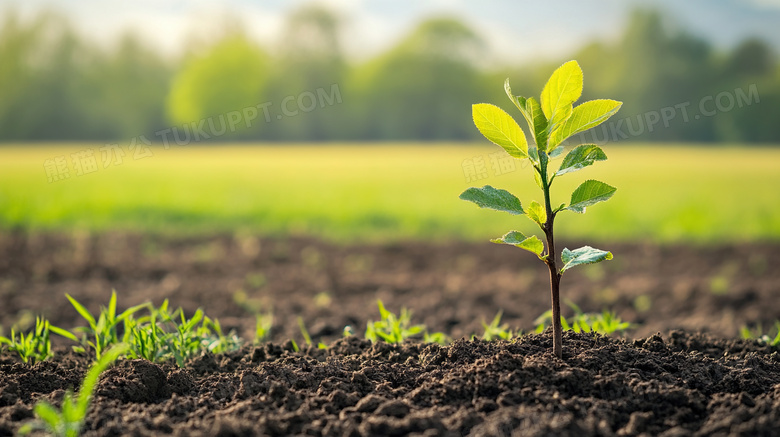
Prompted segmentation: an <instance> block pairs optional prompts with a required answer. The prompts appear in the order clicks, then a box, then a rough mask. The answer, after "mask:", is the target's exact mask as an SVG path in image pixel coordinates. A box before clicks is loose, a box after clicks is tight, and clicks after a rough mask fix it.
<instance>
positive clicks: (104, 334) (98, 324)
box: [65, 290, 149, 360]
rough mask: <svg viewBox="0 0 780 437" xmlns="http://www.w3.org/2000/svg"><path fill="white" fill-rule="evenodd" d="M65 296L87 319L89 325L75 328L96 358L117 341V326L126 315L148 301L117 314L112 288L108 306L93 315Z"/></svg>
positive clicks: (129, 314) (114, 293)
mask: <svg viewBox="0 0 780 437" xmlns="http://www.w3.org/2000/svg"><path fill="white" fill-rule="evenodd" d="M65 297H67V298H68V300H69V301H70V303H71V305H73V308H75V309H76V311H77V312H78V313H79V314H81V317H83V318H84V320H86V321H87V324H88V325H89V326H86V327H81V328H76V329H77V330H78V331H81V332H82V333H83V334H84V335H85V337H84V339H83V341H82V344H84V345H88V346H90V347H92V349H94V350H95V357H96V359H98V360H99V359H100V357H101V356H102V355H103V351H105V350H106V349H107V348H108V347H110V346H111V345H113V344H117V343H119V337H118V335H117V326H118V325H119V324H120V323H122V322H123V321H124V320H125V319H126V318H127V317H130V316H131V315H132V314H133V313H135V312H137V311H138V310H140V309H142V308H145V307H148V306H149V303H143V304H141V305H136V306H134V307H131V308H128V309H126V310H125V311H124V312H122V313H121V314H119V315H117V313H116V291H115V290H112V291H111V299H110V300H109V301H108V307H102V308H101V309H100V314H99V315H98V316H97V317H95V316H93V315H92V314H91V313H90V312H89V310H87V309H86V308H85V307H84V305H82V304H80V303H79V302H78V301H77V300H76V299H74V298H73V297H71V296H70V295H69V294H65ZM90 336H91V337H92V340H91V341H90V340H88V339H87V337H90ZM83 349H84V348H81V350H82V351H83Z"/></svg>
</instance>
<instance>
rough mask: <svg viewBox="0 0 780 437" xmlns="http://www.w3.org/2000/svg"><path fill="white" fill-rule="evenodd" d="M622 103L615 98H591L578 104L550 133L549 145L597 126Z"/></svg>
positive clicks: (556, 143) (553, 145)
mask: <svg viewBox="0 0 780 437" xmlns="http://www.w3.org/2000/svg"><path fill="white" fill-rule="evenodd" d="M621 105H623V103H622V102H618V101H617V100H609V99H601V100H591V101H589V102H585V103H583V104H581V105H578V106H577V107H576V108H574V109H573V110H572V113H571V117H569V118H568V119H567V120H566V121H565V122H564V123H563V124H561V125H560V126H559V127H558V128H556V129H555V131H553V133H552V134H551V135H550V147H555V146H557V145H558V144H560V143H562V142H563V140H565V139H566V138H569V137H570V136H572V135H574V134H577V133H580V132H582V131H584V130H588V129H590V128H592V127H595V126H598V125H600V124H601V123H603V122H605V121H606V120H607V119H608V118H609V117H611V116H612V115H614V114H615V113H616V112H618V110H619V109H620V106H621Z"/></svg>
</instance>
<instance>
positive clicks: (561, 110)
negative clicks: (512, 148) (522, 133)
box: [541, 61, 582, 131]
mask: <svg viewBox="0 0 780 437" xmlns="http://www.w3.org/2000/svg"><path fill="white" fill-rule="evenodd" d="M580 95H582V69H581V68H580V65H579V64H578V63H577V61H569V62H567V63H565V64H563V65H561V66H560V67H558V69H557V70H555V71H554V72H553V74H552V76H550V79H549V80H548V81H547V84H545V86H544V89H542V96H541V103H542V105H541V106H542V111H543V112H544V115H545V116H546V117H547V120H549V125H548V130H550V131H555V129H556V127H557V125H558V124H560V123H562V122H563V121H565V120H566V119H567V118H569V116H571V114H572V103H574V102H575V101H576V100H577V99H579V98H580Z"/></svg>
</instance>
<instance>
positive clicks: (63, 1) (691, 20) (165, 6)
mask: <svg viewBox="0 0 780 437" xmlns="http://www.w3.org/2000/svg"><path fill="white" fill-rule="evenodd" d="M308 2H309V0H265V1H259V0H223V1H207V0H135V1H132V2H128V1H126V0H3V3H5V4H6V5H8V6H11V7H13V8H16V9H17V10H20V11H22V13H23V14H24V15H25V16H30V15H33V14H35V13H36V12H37V11H40V10H43V9H54V10H57V11H59V12H60V13H62V14H64V15H66V16H68V17H69V18H70V20H71V22H73V23H74V25H75V26H76V28H77V29H78V31H79V32H80V33H82V34H83V35H85V36H87V37H89V38H90V39H91V40H93V41H96V42H100V43H103V44H110V43H111V42H113V41H116V40H117V37H118V36H119V35H121V34H122V32H124V31H126V30H132V31H133V32H135V33H137V34H139V35H140V36H141V37H142V38H143V39H145V40H147V41H148V42H149V43H150V44H151V45H153V46H154V47H157V48H159V49H160V50H162V51H164V52H168V53H176V52H177V51H178V49H179V48H180V47H182V45H183V44H184V43H185V42H186V41H187V40H188V39H190V38H202V37H203V36H206V37H207V36H208V34H209V33H210V32H214V31H217V30H218V29H219V28H220V25H221V24H222V23H224V21H223V20H224V19H225V17H228V16H233V17H239V18H240V19H241V20H242V21H243V22H244V25H245V26H246V28H247V30H248V31H249V32H250V34H252V35H253V36H255V37H256V38H257V39H258V40H259V41H261V42H266V43H273V42H274V40H275V39H276V38H278V37H279V33H280V29H281V28H282V25H283V22H284V17H285V15H286V14H287V13H288V12H289V11H290V10H292V9H295V8H297V7H299V6H300V5H302V4H305V3H308ZM320 3H323V4H325V5H328V6H330V7H331V8H333V9H335V10H338V11H340V12H341V13H342V14H343V16H344V17H345V18H346V26H345V35H344V38H343V40H344V46H345V49H346V50H347V52H348V53H349V54H350V55H352V56H354V57H359V58H361V57H366V56H370V55H371V54H373V53H376V52H379V51H381V50H383V49H385V48H387V47H388V46H390V45H392V44H393V43H394V42H395V41H397V40H398V38H399V37H401V36H402V35H403V34H404V33H405V32H407V31H409V30H410V29H411V28H412V27H414V25H415V24H416V23H417V22H418V21H419V20H420V19H423V18H425V17H428V16H431V15H437V14H439V15H440V14H454V15H457V16H459V17H460V18H461V19H464V20H465V21H466V22H468V23H469V24H470V25H471V26H473V27H474V28H475V30H477V31H478V32H479V33H480V34H481V35H483V36H484V37H485V38H486V39H487V41H488V43H489V44H490V46H491V48H492V54H493V58H494V59H498V58H499V57H500V58H503V59H508V60H510V61H507V63H514V62H517V61H522V60H526V59H530V58H533V57H537V56H542V57H558V56H561V55H564V54H567V53H568V52H570V51H572V50H574V49H576V48H578V47H580V46H581V45H582V44H583V43H584V42H587V41H590V40H592V39H594V38H599V39H610V38H613V37H614V36H615V35H618V34H619V33H620V32H621V31H622V29H623V27H624V26H625V22H626V17H627V14H628V12H629V11H630V10H631V9H632V8H634V7H637V6H641V7H645V8H647V7H653V8H659V9H662V10H665V11H668V12H669V13H670V14H671V15H672V16H674V18H675V19H676V20H677V21H678V22H679V23H680V24H682V25H683V26H684V27H685V28H686V29H688V30H689V32H691V33H693V34H696V35H702V36H705V37H707V38H708V39H710V40H711V41H713V42H715V43H716V44H717V45H718V46H720V47H730V46H733V45H735V44H736V43H738V42H739V41H740V40H742V39H744V38H745V37H748V36H759V37H761V38H763V39H765V40H767V41H769V42H770V43H771V44H772V45H773V46H774V47H775V51H776V52H780V0H684V1H679V0H651V1H647V0H645V1H642V0H558V1H556V2H554V3H553V2H541V1H534V0H483V1H475V0H471V1H469V0H427V1H423V0H321V1H320ZM5 10H6V9H5V8H3V9H0V14H4V13H5Z"/></svg>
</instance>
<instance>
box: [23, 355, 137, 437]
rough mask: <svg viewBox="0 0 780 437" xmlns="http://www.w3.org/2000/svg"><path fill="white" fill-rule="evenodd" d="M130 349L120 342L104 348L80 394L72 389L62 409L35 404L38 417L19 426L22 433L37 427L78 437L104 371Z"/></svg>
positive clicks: (67, 394) (46, 404)
mask: <svg viewBox="0 0 780 437" xmlns="http://www.w3.org/2000/svg"><path fill="white" fill-rule="evenodd" d="M127 350H128V346H127V345H125V344H121V343H120V344H118V345H116V346H114V347H113V348H111V349H108V350H104V351H103V354H102V355H101V357H100V359H98V360H97V362H95V363H94V364H93V365H92V367H90V369H89V371H88V372H87V375H86V377H84V382H82V384H81V390H79V394H78V396H77V397H76V396H74V394H73V391H71V390H68V391H67V392H66V393H65V396H64V397H63V399H62V407H61V408H60V409H59V410H58V409H56V408H55V407H53V406H52V405H51V404H49V403H48V402H46V401H41V402H38V404H36V405H35V409H34V411H35V415H36V416H38V420H37V421H34V422H31V423H27V424H25V425H24V426H22V427H21V428H20V429H19V434H21V435H27V434H29V433H31V432H33V431H36V430H42V431H46V432H48V433H49V434H51V435H53V436H57V437H76V436H78V435H79V434H80V433H81V428H82V427H83V425H84V419H85V418H86V417H87V411H88V410H89V405H90V403H91V401H92V394H93V392H94V391H95V387H96V386H97V383H98V380H99V379H100V374H101V373H103V371H104V370H106V369H107V368H108V366H110V365H111V363H113V362H114V361H115V360H116V359H117V358H119V356H120V355H122V354H124V353H125V352H126V351H127Z"/></svg>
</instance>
